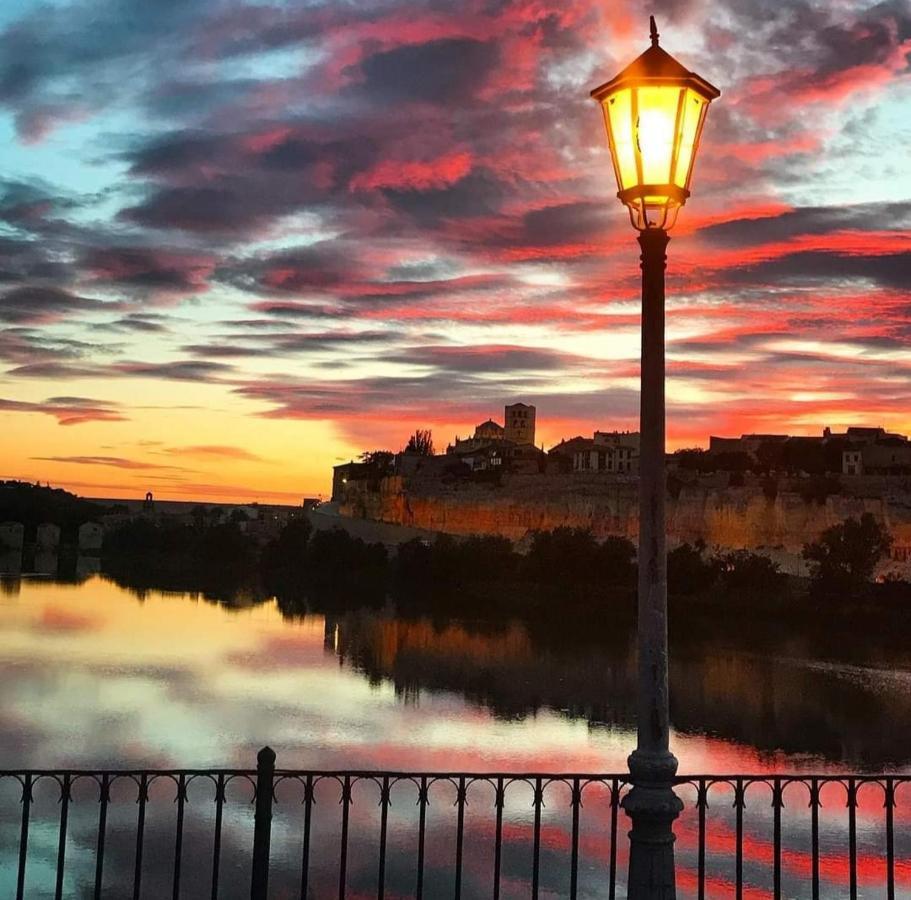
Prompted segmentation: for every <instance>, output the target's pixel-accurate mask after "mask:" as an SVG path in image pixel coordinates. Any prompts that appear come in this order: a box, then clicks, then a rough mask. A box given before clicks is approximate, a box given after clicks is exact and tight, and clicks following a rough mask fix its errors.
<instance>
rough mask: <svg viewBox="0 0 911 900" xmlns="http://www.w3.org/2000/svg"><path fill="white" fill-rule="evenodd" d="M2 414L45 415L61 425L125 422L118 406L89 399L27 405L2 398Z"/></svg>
mask: <svg viewBox="0 0 911 900" xmlns="http://www.w3.org/2000/svg"><path fill="white" fill-rule="evenodd" d="M0 412H25V413H43V414H45V415H48V416H53V417H54V418H55V419H57V422H58V423H59V424H60V425H81V424H83V423H85V422H125V421H126V420H127V419H126V416H124V415H123V413H122V412H121V410H120V407H119V406H118V404H115V403H110V402H108V401H106V400H91V399H89V398H87V397H50V398H49V399H47V400H45V401H44V403H26V402H23V401H20V400H6V399H3V398H0Z"/></svg>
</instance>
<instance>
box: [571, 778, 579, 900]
mask: <svg viewBox="0 0 911 900" xmlns="http://www.w3.org/2000/svg"><path fill="white" fill-rule="evenodd" d="M580 806H582V790H581V788H580V786H579V777H578V776H576V777H575V778H573V796H572V807H573V845H572V858H571V860H570V874H569V897H570V900H576V896H577V894H578V890H579V807H580Z"/></svg>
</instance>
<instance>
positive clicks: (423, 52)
mask: <svg viewBox="0 0 911 900" xmlns="http://www.w3.org/2000/svg"><path fill="white" fill-rule="evenodd" d="M498 58H499V48H498V46H497V45H496V43H494V42H482V41H477V40H471V39H468V38H441V39H439V40H433V41H428V42H427V43H424V44H410V45H406V46H403V47H396V48H395V49H394V50H385V51H381V52H379V53H374V54H373V55H371V56H368V57H367V58H366V59H364V60H363V61H362V62H361V64H360V72H361V75H362V76H363V83H362V85H360V88H361V89H362V90H363V92H364V93H365V94H367V95H368V96H369V97H370V98H371V99H372V100H376V99H378V100H380V101H383V102H392V103H407V102H414V101H421V102H425V103H436V104H440V105H448V104H453V103H461V102H464V101H466V100H468V99H469V98H471V97H473V96H474V95H475V94H476V93H477V91H478V90H479V89H480V88H481V87H483V85H484V80H485V78H486V77H487V76H488V75H489V74H490V72H491V71H492V70H493V68H494V67H495V66H496V65H497V61H498Z"/></svg>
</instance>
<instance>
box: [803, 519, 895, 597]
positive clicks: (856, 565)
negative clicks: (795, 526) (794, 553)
mask: <svg viewBox="0 0 911 900" xmlns="http://www.w3.org/2000/svg"><path fill="white" fill-rule="evenodd" d="M891 546H892V538H891V536H890V535H889V534H888V533H887V532H886V531H885V530H884V529H883V527H882V526H881V525H880V524H879V522H877V521H876V519H874V518H873V516H872V515H870V513H864V514H863V515H862V516H861V517H860V519H859V520H858V519H853V518H851V519H846V520H845V521H844V522H842V523H841V524H840V525H833V526H832V527H831V528H827V529H826V530H825V531H824V532H823V533H822V535H821V536H820V538H819V540H818V541H814V542H813V543H810V544H806V545H805V546H804V548H803V558H804V559H805V560H806V561H807V562H808V563H809V566H810V578H811V579H812V586H813V589H814V591H816V592H817V593H822V594H827V595H837V596H846V595H847V596H851V595H854V596H856V595H858V594H863V593H866V592H867V590H868V589H869V583H870V578H871V577H872V576H873V571H874V570H875V568H876V564H877V563H878V562H879V561H880V560H881V559H882V558H883V556H885V555H886V554H887V553H888V552H889V548H890V547H891Z"/></svg>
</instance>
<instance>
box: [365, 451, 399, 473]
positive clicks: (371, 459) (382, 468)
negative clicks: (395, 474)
mask: <svg viewBox="0 0 911 900" xmlns="http://www.w3.org/2000/svg"><path fill="white" fill-rule="evenodd" d="M394 459H395V454H394V453H393V452H392V451H391V450H365V451H364V452H363V453H362V454H361V455H360V460H361V462H362V463H364V464H365V465H368V466H372V467H373V468H374V469H375V470H376V472H377V474H379V475H384V474H385V473H386V472H388V471H389V470H390V469H391V468H392V461H393V460H394Z"/></svg>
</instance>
